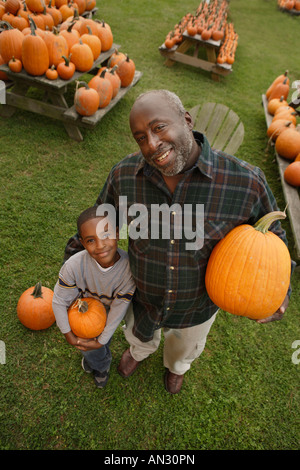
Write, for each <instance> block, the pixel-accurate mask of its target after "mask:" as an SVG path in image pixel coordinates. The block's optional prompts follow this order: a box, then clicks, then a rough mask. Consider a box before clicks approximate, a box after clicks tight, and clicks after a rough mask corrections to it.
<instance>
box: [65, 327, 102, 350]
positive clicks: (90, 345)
mask: <svg viewBox="0 0 300 470" xmlns="http://www.w3.org/2000/svg"><path fill="white" fill-rule="evenodd" d="M65 338H66V340H67V341H68V343H69V344H71V345H72V346H75V348H76V349H79V350H80V351H90V350H92V349H99V348H101V347H102V344H100V343H99V341H98V340H97V338H91V339H85V338H79V337H78V336H76V335H74V333H73V332H72V331H69V333H66V334H65Z"/></svg>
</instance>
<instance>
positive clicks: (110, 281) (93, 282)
mask: <svg viewBox="0 0 300 470" xmlns="http://www.w3.org/2000/svg"><path fill="white" fill-rule="evenodd" d="M118 253H119V255H120V259H119V260H118V261H117V262H116V263H115V264H114V265H113V266H112V267H111V268H109V269H107V270H103V269H101V267H100V266H99V264H98V263H97V261H95V260H94V259H93V258H92V257H91V256H90V255H89V253H88V252H87V251H86V250H83V251H81V252H79V253H77V254H75V255H74V256H72V257H71V258H70V259H69V260H68V261H67V262H66V263H65V264H64V265H63V266H62V268H61V270H60V272H59V278H58V281H57V283H56V285H55V287H54V296H53V311H54V315H55V318H56V324H57V326H58V328H59V329H60V331H61V332H62V333H63V334H66V333H68V332H69V331H71V328H70V324H69V321H68V312H67V310H68V307H69V306H70V305H71V303H72V302H73V301H74V300H75V299H76V298H77V297H79V296H82V297H94V298H96V299H99V300H101V302H102V303H103V304H104V306H105V308H106V311H107V321H106V325H105V328H104V330H103V332H102V333H101V334H100V336H99V337H98V341H99V343H101V344H106V343H107V342H108V341H109V340H110V338H111V337H112V335H113V334H114V332H115V330H116V329H117V327H118V325H119V324H120V322H121V321H122V319H123V318H124V316H125V313H126V311H127V308H128V307H129V304H130V302H131V300H132V296H133V294H134V291H135V284H134V281H133V279H132V276H131V272H130V267H129V261H128V254H127V253H126V252H125V251H123V250H121V249H120V248H118Z"/></svg>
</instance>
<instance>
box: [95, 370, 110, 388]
mask: <svg viewBox="0 0 300 470" xmlns="http://www.w3.org/2000/svg"><path fill="white" fill-rule="evenodd" d="M108 372H109V371H108V370H106V371H105V372H98V371H96V370H95V371H94V382H95V384H96V387H97V388H104V387H105V385H106V384H107V381H108V377H109V374H108Z"/></svg>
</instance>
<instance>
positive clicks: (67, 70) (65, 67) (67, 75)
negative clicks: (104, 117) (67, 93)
mask: <svg viewBox="0 0 300 470" xmlns="http://www.w3.org/2000/svg"><path fill="white" fill-rule="evenodd" d="M62 57H63V59H64V62H60V63H59V64H58V66H57V68H56V70H57V73H58V75H59V77H60V78H62V79H63V80H70V79H71V78H72V77H73V75H74V73H75V65H74V64H73V62H71V54H70V55H69V56H68V57H66V56H62Z"/></svg>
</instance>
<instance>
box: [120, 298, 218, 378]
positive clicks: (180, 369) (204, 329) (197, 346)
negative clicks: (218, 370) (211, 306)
mask: <svg viewBox="0 0 300 470" xmlns="http://www.w3.org/2000/svg"><path fill="white" fill-rule="evenodd" d="M216 315H217V312H216V313H215V314H214V315H213V316H212V317H211V318H210V319H209V320H207V321H206V322H204V323H202V324H201V325H196V326H191V327H189V328H182V329H174V328H162V330H163V334H164V350H163V363H164V366H165V367H167V368H168V369H169V371H170V372H172V373H173V374H178V375H183V374H184V373H185V372H187V371H188V370H189V369H190V367H191V364H192V362H193V361H194V360H195V359H197V358H198V357H199V356H200V354H201V353H202V351H203V349H204V347H205V343H206V337H207V335H208V333H209V330H210V328H211V326H212V324H213V322H214V321H215V318H216ZM133 322H134V316H133V310H132V306H130V307H129V309H128V311H127V313H126V317H125V325H124V326H123V329H124V333H125V337H126V339H127V341H128V343H129V344H130V352H131V355H132V357H133V358H134V359H135V360H136V361H142V360H143V359H146V357H148V356H149V355H150V354H152V353H153V352H155V351H156V350H157V349H158V347H159V344H160V341H161V329H159V330H155V333H154V336H153V339H152V340H151V341H148V342H146V343H143V342H142V341H140V340H139V339H138V338H137V337H136V336H134V335H133V333H132V327H133Z"/></svg>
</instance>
